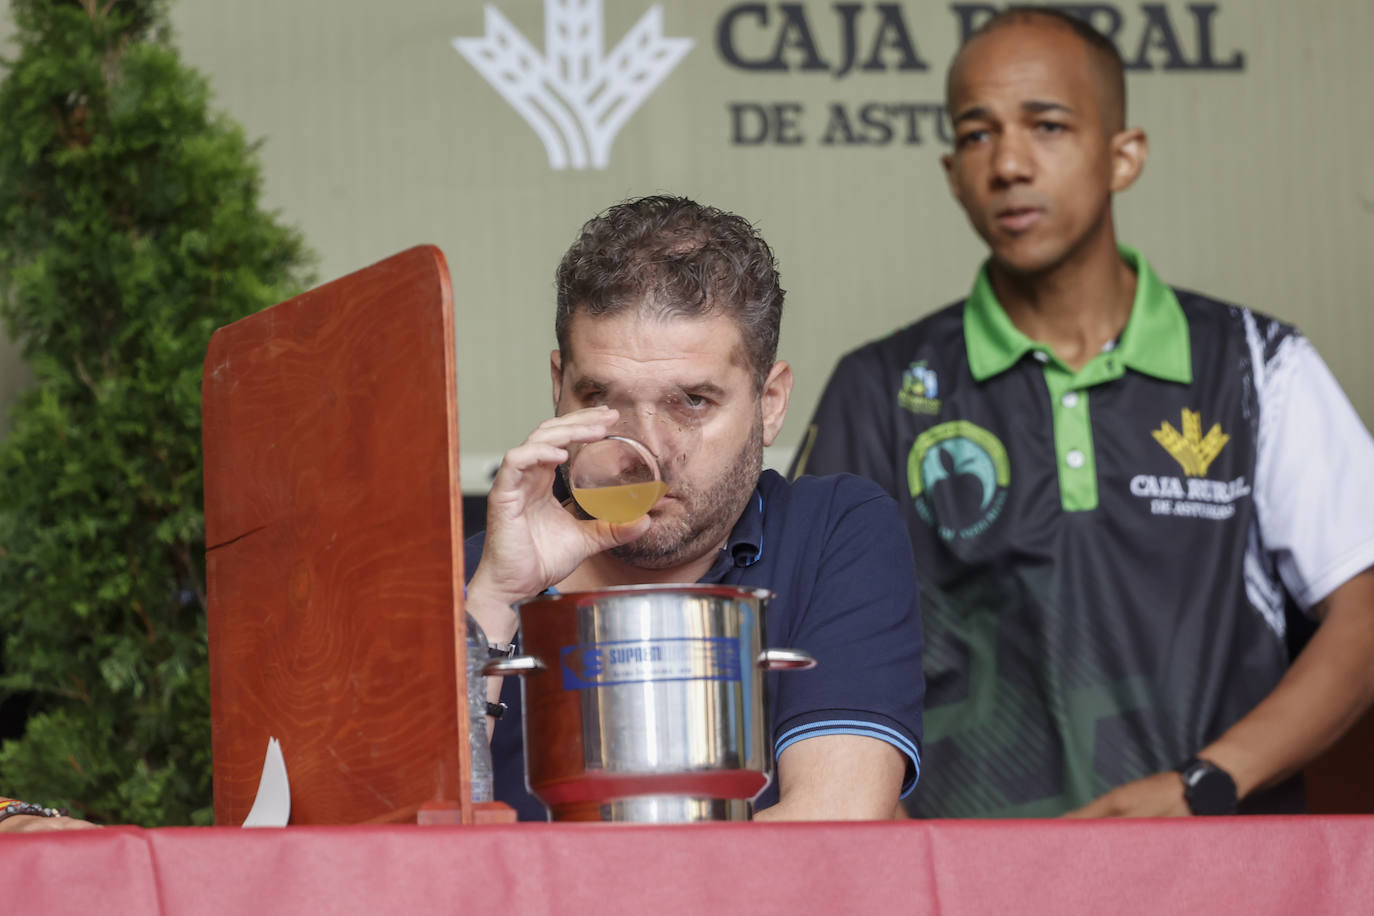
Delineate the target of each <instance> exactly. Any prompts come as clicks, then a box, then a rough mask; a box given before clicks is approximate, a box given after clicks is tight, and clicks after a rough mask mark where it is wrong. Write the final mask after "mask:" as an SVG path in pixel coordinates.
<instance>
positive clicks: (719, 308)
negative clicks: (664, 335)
mask: <svg viewBox="0 0 1374 916" xmlns="http://www.w3.org/2000/svg"><path fill="white" fill-rule="evenodd" d="M554 283H555V286H556V288H557V290H558V311H557V313H556V315H555V318H554V332H555V333H556V334H557V335H558V348H559V349H560V350H562V351H563V352H564V353H565V354H567V353H568V352H569V341H568V329H569V326H570V325H571V324H572V317H573V315H574V314H575V313H578V312H581V313H583V314H585V315H588V316H592V317H596V316H599V315H613V314H616V313H619V312H622V311H625V310H627V309H637V310H639V311H640V312H641V313H646V314H650V315H657V316H661V317H678V316H686V317H706V316H711V315H716V314H721V313H723V314H728V315H729V316H731V317H732V318H734V320H735V322H736V324H737V325H738V327H739V330H740V338H741V340H742V341H743V343H744V348H745V352H746V353H747V355H748V357H749V362H750V365H751V368H752V369H753V372H754V381H755V385H756V387H757V388H758V389H760V390H762V388H763V383H764V381H765V380H766V379H767V378H768V370H769V369H770V368H771V367H772V365H773V362H774V360H775V359H776V358H777V353H778V331H779V328H780V327H781V324H782V299H783V295H784V290H783V289H782V287H781V286H780V285H778V270H777V264H776V260H775V258H774V257H773V251H772V249H771V248H769V247H768V243H767V242H765V241H764V240H763V239H762V238H760V237H759V234H758V233H757V232H756V231H755V230H754V227H753V226H752V225H751V224H750V223H749V222H748V221H747V220H745V219H744V218H742V217H740V216H736V215H735V214H733V213H727V212H725V211H724V210H718V209H716V208H715V207H708V206H705V205H703V204H699V203H697V202H696V201H693V200H689V199H687V198H685V197H670V196H663V195H659V196H653V197H641V198H638V199H636V200H627V201H625V202H624V203H619V204H616V205H615V206H613V207H611V208H609V209H608V210H606V211H605V212H603V213H601V214H599V215H597V216H595V217H593V218H592V219H590V220H588V221H587V223H586V224H585V225H583V227H582V231H581V233H580V234H579V235H578V238H577V241H576V242H574V243H573V245H572V247H571V248H569V249H568V252H567V254H565V255H563V261H562V263H560V264H559V265H558V272H557V274H556V276H555V281H554Z"/></svg>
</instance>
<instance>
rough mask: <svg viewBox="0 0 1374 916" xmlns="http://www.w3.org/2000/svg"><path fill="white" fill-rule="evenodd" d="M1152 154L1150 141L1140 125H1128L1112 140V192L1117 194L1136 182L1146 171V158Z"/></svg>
mask: <svg viewBox="0 0 1374 916" xmlns="http://www.w3.org/2000/svg"><path fill="white" fill-rule="evenodd" d="M1149 154H1150V141H1149V138H1148V137H1146V136H1145V131H1144V130H1142V129H1141V128H1139V127H1128V128H1126V129H1125V130H1123V131H1121V132H1119V133H1117V134H1115V135H1114V136H1113V137H1112V140H1111V155H1112V185H1111V187H1112V193H1113V194H1117V193H1120V192H1121V191H1124V190H1126V189H1127V188H1129V187H1130V186H1131V185H1133V184H1135V180H1136V179H1137V178H1139V177H1140V173H1141V172H1143V171H1145V159H1146V157H1147V156H1149Z"/></svg>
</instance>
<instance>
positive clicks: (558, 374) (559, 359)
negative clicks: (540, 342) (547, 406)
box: [549, 350, 563, 413]
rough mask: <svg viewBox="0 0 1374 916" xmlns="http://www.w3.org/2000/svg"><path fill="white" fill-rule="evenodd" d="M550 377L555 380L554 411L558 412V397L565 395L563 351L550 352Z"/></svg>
mask: <svg viewBox="0 0 1374 916" xmlns="http://www.w3.org/2000/svg"><path fill="white" fill-rule="evenodd" d="M549 379H550V380H551V381H552V382H553V412H554V413H558V399H559V398H561V397H562V396H563V351H562V350H553V351H552V352H550V353H549Z"/></svg>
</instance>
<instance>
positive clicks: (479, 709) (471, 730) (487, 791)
mask: <svg viewBox="0 0 1374 916" xmlns="http://www.w3.org/2000/svg"><path fill="white" fill-rule="evenodd" d="M467 618H468V636H467V644H468V671H467V675H468V744H469V749H470V752H471V754H472V800H473V801H474V802H489V801H492V800H493V798H494V797H495V795H494V793H493V790H492V776H491V769H492V768H491V745H490V744H489V743H488V742H487V679H486V677H485V676H483V674H482V666H483V665H485V664H486V663H487V635H486V634H485V633H483V632H482V628H481V626H479V625H478V623H477V621H475V620H473V619H472V615H471V614H468V615H467Z"/></svg>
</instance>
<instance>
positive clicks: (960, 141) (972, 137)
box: [954, 130, 988, 147]
mask: <svg viewBox="0 0 1374 916" xmlns="http://www.w3.org/2000/svg"><path fill="white" fill-rule="evenodd" d="M987 136H988V132H987V131H985V130H970V131H968V132H967V133H962V134H960V135H959V136H958V137H957V138H956V139H955V141H954V145H955V146H958V147H964V146H972V145H973V144H974V143H982V142H983V141H984V140H986V139H987Z"/></svg>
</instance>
